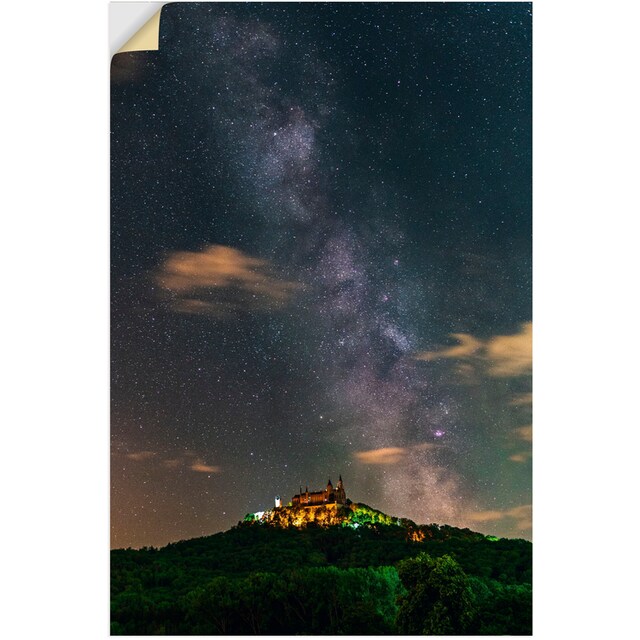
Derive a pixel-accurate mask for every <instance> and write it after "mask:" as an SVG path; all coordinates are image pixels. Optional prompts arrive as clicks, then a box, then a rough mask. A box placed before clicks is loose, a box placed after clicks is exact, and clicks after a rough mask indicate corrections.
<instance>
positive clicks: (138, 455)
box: [127, 451, 156, 462]
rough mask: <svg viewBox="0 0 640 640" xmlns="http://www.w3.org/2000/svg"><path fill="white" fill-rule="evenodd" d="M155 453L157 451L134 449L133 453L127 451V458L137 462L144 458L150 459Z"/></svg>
mask: <svg viewBox="0 0 640 640" xmlns="http://www.w3.org/2000/svg"><path fill="white" fill-rule="evenodd" d="M155 455H156V452H155V451H134V452H133V453H127V458H129V460H135V461H136V462H143V461H144V460H150V459H151V458H153V457H154V456H155Z"/></svg>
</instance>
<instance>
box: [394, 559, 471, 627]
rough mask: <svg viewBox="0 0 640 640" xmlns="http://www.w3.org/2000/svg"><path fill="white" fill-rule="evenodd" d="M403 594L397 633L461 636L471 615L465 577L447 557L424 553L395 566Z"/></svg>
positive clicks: (469, 592) (468, 587) (467, 580)
mask: <svg viewBox="0 0 640 640" xmlns="http://www.w3.org/2000/svg"><path fill="white" fill-rule="evenodd" d="M398 575H399V576H400V580H401V581H402V584H403V585H404V587H405V588H406V589H407V593H406V595H404V596H401V597H400V598H399V601H398V602H399V605H400V608H399V611H398V616H397V619H396V624H397V627H398V632H399V633H401V634H407V635H416V634H425V635H452V634H461V633H465V632H466V631H467V630H468V629H469V627H470V624H471V622H472V619H473V615H474V606H473V594H472V591H471V588H470V583H469V578H468V577H467V575H466V574H465V572H464V571H463V570H462V568H461V567H460V565H459V564H458V563H457V562H456V561H455V560H454V559H453V558H452V557H451V556H448V555H445V556H442V557H441V558H436V559H433V558H432V557H431V556H429V555H428V554H426V553H421V554H419V555H418V556H416V557H415V558H411V559H408V560H402V561H401V562H399V563H398Z"/></svg>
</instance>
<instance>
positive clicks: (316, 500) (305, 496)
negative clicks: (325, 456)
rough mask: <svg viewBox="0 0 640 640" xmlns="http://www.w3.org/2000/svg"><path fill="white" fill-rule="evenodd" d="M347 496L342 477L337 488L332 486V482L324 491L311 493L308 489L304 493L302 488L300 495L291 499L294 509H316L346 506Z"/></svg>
mask: <svg viewBox="0 0 640 640" xmlns="http://www.w3.org/2000/svg"><path fill="white" fill-rule="evenodd" d="M346 503H347V494H346V493H345V490H344V485H343V484H342V476H340V479H339V480H338V484H337V486H336V487H335V488H334V486H333V485H332V484H331V480H329V482H328V483H327V488H326V489H323V490H322V491H309V488H308V487H307V488H306V489H305V491H304V492H303V491H302V487H300V493H297V494H296V495H295V496H293V498H292V499H291V504H292V505H293V506H294V507H316V506H319V505H322V504H346Z"/></svg>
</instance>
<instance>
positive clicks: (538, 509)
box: [0, 0, 640, 639]
mask: <svg viewBox="0 0 640 640" xmlns="http://www.w3.org/2000/svg"><path fill="white" fill-rule="evenodd" d="M638 14H639V10H638V8H637V4H636V3H632V2H606V3H605V2H591V1H589V0H580V1H577V0H576V1H566V0H535V2H534V91H535V93H534V196H535V197H534V318H533V320H534V432H535V438H534V541H535V549H534V555H535V565H534V566H535V569H534V602H535V605H534V610H535V616H534V630H535V631H534V636H537V637H540V638H545V639H546V638H563V639H564V638H590V637H598V638H605V637H606V638H621V637H629V636H631V635H632V633H633V632H636V633H637V628H636V627H637V624H636V622H635V607H636V600H637V586H636V585H637V575H638V561H637V554H636V552H635V546H636V542H635V537H636V533H637V527H636V524H635V523H636V520H637V519H636V509H637V505H638V498H637V488H638V481H637V473H636V467H637V450H636V448H635V444H636V440H637V438H636V437H635V436H636V432H637V429H638V410H637V395H638V391H637V386H638V385H637V380H638V362H639V353H638V337H637V334H638V330H637V326H636V320H637V317H638V304H637V299H638V290H639V288H640V287H638V284H637V276H638V267H637V259H636V255H637V253H638V248H637V244H638V229H637V228H638V222H637V221H638V213H639V205H638V195H637V184H638V153H637V150H638V147H639V143H640V140H639V139H638V138H639V135H638V114H639V113H640V105H639V104H638V94H637V86H638V75H639V74H638V66H639V56H638V53H637V45H636V43H637V28H638V27H637V25H638V17H639V15H638ZM2 18H3V19H2V26H3V29H2V31H3V34H2V39H1V43H0V47H1V53H2V58H1V61H2V68H3V83H2V85H3V86H2V88H3V91H2V93H3V100H2V117H1V118H0V123H1V127H2V131H1V138H0V141H1V148H2V156H3V160H4V163H3V169H2V191H1V193H2V203H1V204H2V208H1V209H0V211H1V225H2V227H1V228H2V233H1V235H0V242H1V245H2V250H1V251H0V261H1V262H0V273H1V277H2V282H1V288H0V292H1V295H2V298H1V301H2V313H1V314H0V320H1V322H2V325H1V326H2V331H1V332H0V335H1V342H0V349H1V350H0V360H1V362H2V373H3V377H2V387H1V388H2V391H3V393H2V404H1V406H2V414H1V415H0V425H1V429H2V449H1V451H2V454H3V455H2V463H1V464H0V469H1V476H0V481H1V483H2V484H1V486H2V496H3V509H2V512H3V517H2V522H3V524H2V526H1V527H0V531H1V539H0V552H1V553H2V566H1V569H0V572H1V575H2V583H3V585H4V590H3V594H2V596H1V601H2V610H3V617H2V630H3V631H2V634H3V636H4V637H7V638H12V639H13V638H27V637H28V638H46V637H55V638H82V639H86V638H101V637H106V636H107V635H108V628H109V626H108V617H109V589H108V570H109V565H108V562H109V523H108V500H109V475H108V474H109V432H108V406H109V404H108V403H109V389H108V384H109V377H108V367H109V325H108V321H109V320H108V301H109V297H108V296H109V290H108V285H109V237H108V232H109V218H108V215H109V210H108V206H109V148H108V142H109V137H108V136H109V133H108V132H109V102H108V96H109V46H110V44H109V34H108V30H107V25H108V4H107V3H106V2H94V1H90V0H74V1H68V2H65V3H55V2H40V3H19V2H18V1H17V0H14V1H13V2H11V3H6V5H5V6H3V16H2Z"/></svg>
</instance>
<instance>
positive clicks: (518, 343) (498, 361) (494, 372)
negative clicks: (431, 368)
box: [415, 322, 533, 378]
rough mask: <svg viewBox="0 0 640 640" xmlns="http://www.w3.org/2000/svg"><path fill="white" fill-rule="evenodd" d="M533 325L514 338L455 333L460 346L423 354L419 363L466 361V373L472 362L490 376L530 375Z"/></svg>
mask: <svg viewBox="0 0 640 640" xmlns="http://www.w3.org/2000/svg"><path fill="white" fill-rule="evenodd" d="M532 335H533V325H532V323H531V322H526V323H524V324H523V325H521V328H520V331H519V332H518V333H515V334H513V335H506V336H494V337H492V338H487V339H484V340H483V339H480V338H476V337H474V336H472V335H470V334H467V333H452V334H451V337H452V338H453V339H455V340H456V341H457V342H458V344H456V345H454V346H452V347H444V348H442V349H439V350H437V351H422V352H419V353H417V354H416V355H415V358H416V360H426V361H431V360H440V359H447V358H449V359H455V360H463V361H465V365H467V366H465V367H464V369H463V370H464V371H466V372H467V373H469V372H470V369H469V366H468V364H469V363H476V364H484V365H485V368H486V371H487V373H488V374H489V375H490V376H493V377H496V378H507V377H513V376H523V375H529V374H531V367H532V349H531V343H532Z"/></svg>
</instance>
